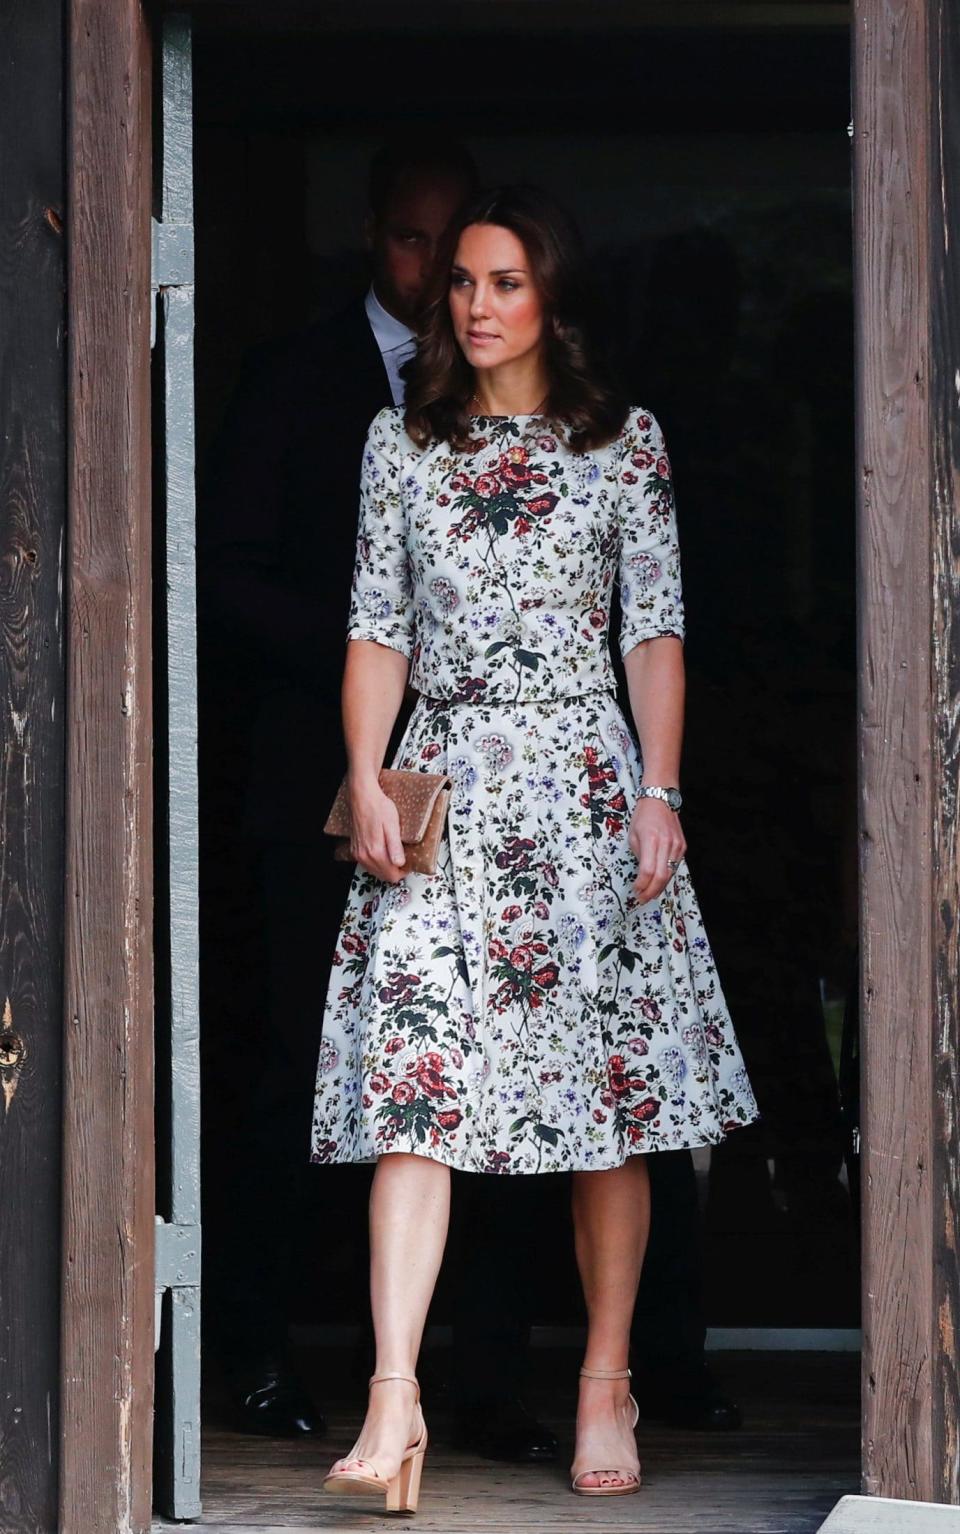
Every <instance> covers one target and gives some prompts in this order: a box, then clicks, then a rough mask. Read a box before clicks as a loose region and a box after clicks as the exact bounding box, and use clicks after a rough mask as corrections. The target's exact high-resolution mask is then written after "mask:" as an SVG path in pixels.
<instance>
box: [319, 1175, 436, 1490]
mask: <svg viewBox="0 0 960 1534" xmlns="http://www.w3.org/2000/svg"><path fill="white" fill-rule="evenodd" d="M449 1221H450V1169H449V1167H446V1166H444V1165H443V1164H442V1163H441V1162H439V1161H431V1160H429V1159H428V1158H427V1157H426V1156H411V1155H407V1154H406V1152H400V1151H397V1152H391V1153H390V1154H389V1155H384V1156H381V1157H380V1160H379V1161H378V1162H377V1167H376V1171H375V1172H374V1174H373V1185H372V1187H371V1189H370V1303H371V1307H372V1310H373V1328H374V1334H375V1337H376V1344H377V1361H376V1368H375V1369H374V1373H375V1374H380V1373H381V1372H383V1371H384V1370H392V1369H396V1370H398V1371H399V1372H400V1373H402V1374H416V1372H417V1357H418V1354H419V1352H420V1342H421V1339H422V1337H423V1328H424V1326H425V1324H426V1319H427V1311H428V1309H429V1306H430V1300H431V1298H432V1296H433V1290H434V1285H435V1284H436V1281H437V1274H438V1273H439V1271H440V1264H441V1262H442V1260H443V1250H444V1246H445V1245H446V1240H447V1227H448V1225H449ZM415 1398H416V1392H415V1390H414V1387H413V1385H409V1384H406V1383H405V1382H404V1381H402V1380H384V1381H382V1382H380V1383H378V1384H376V1385H374V1386H373V1387H372V1388H371V1391H370V1400H369V1404H368V1407H367V1415H366V1417H365V1418H364V1423H363V1427H362V1428H361V1429H360V1436H359V1437H358V1439H357V1441H356V1443H355V1444H354V1446H353V1449H352V1450H351V1453H350V1454H349V1455H348V1457H347V1458H346V1459H341V1460H337V1464H336V1468H337V1469H339V1470H342V1469H344V1468H345V1467H346V1466H348V1465H349V1466H350V1467H351V1468H353V1465H354V1461H355V1460H357V1459H363V1460H366V1461H368V1462H371V1461H372V1462H373V1464H374V1465H375V1466H376V1468H377V1470H378V1471H379V1472H380V1474H381V1475H383V1476H384V1477H385V1478H386V1479H388V1480H389V1479H390V1478H391V1477H392V1476H393V1475H395V1474H396V1472H397V1470H398V1469H399V1466H400V1459H401V1456H402V1454H403V1451H404V1449H405V1448H406V1447H407V1445H408V1444H409V1443H411V1442H412V1441H413V1439H414V1438H415V1436H416V1431H415V1428H414V1422H415V1416H414V1410H413V1408H414V1402H415Z"/></svg>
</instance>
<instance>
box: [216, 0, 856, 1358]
mask: <svg viewBox="0 0 960 1534" xmlns="http://www.w3.org/2000/svg"><path fill="white" fill-rule="evenodd" d="M360 9H361V8H357V10H358V11H359V10H360ZM476 9H477V11H478V12H479V11H480V9H481V8H480V7H477V8H476ZM531 9H532V8H530V7H523V6H514V7H511V6H510V5H507V4H504V5H499V4H497V5H488V6H486V7H484V8H483V15H482V17H481V16H479V15H478V16H477V19H476V20H475V21H471V17H472V16H473V13H474V7H473V6H470V5H468V6H462V7H459V8H458V9H457V14H456V17H455V18H453V19H451V18H448V17H447V16H446V15H445V14H444V12H443V10H442V9H441V8H440V7H439V6H438V7H435V8H432V7H429V6H421V7H415V8H414V9H413V11H412V12H411V13H410V15H409V16H408V18H407V24H406V26H405V28H404V30H402V31H399V30H398V31H393V32H391V31H390V30H389V27H390V24H391V23H390V19H389V18H390V17H391V16H392V15H393V14H394V13H393V12H386V13H385V18H386V19H383V18H381V19H380V20H378V22H377V26H376V30H375V31H373V30H370V29H369V28H365V27H363V26H361V25H360V20H359V18H358V19H357V20H356V22H351V21H350V19H349V17H348V16H347V15H346V14H345V13H344V12H342V11H339V10H336V9H334V10H333V11H332V12H330V13H326V12H325V13H324V14H325V15H326V16H327V20H326V22H325V23H324V24H323V25H321V24H320V23H319V22H312V21H310V20H309V19H308V18H304V17H301V18H296V17H294V16H293V15H292V14H291V16H290V18H289V19H288V20H287V21H286V22H283V23H281V22H280V21H278V20H276V18H275V19H274V21H273V22H272V26H273V30H266V29H265V28H264V26H263V25H262V24H261V25H260V26H259V27H257V26H254V25H253V24H252V23H251V22H250V21H249V20H247V19H245V18H244V16H243V15H242V14H241V15H240V16H239V17H238V16H235V15H234V14H233V12H232V10H231V9H230V8H224V9H223V10H222V11H217V10H216V9H214V10H213V11H212V12H206V11H205V10H204V9H203V8H201V10H200V13H199V15H198V18H197V23H196V32H195V44H194V49H195V103H196V140H195V153H196V159H195V166H196V181H195V195H196V229H197V261H198V264H197V336H196V347H197V350H196V380H197V425H198V443H197V445H198V457H199V461H200V463H201V466H202V464H203V460H204V454H205V452H206V451H207V449H208V447H209V444H210V441H211V438H212V434H213V433H214V432H215V430H216V427H217V425H218V422H219V420H220V419H221V416H222V413H223V410H224V408H225V405H226V402H227V400H228V399H229V395H230V391H231V388H232V386H233V382H234V380H235V377H236V371H237V367H238V364H239V362H240V359H241V357H242V356H243V354H244V352H245V350H246V349H247V348H248V347H249V346H251V345H253V344H254V343H257V342H260V341H263V340H266V339H269V338H272V337H275V336H279V335H281V334H283V333H285V332H288V331H291V330H294V329H296V328H297V327H299V326H301V325H303V324H305V323H306V322H307V321H309V320H311V319H315V318H317V317H320V316H323V315H326V314H332V313H334V312H335V311H336V310H337V309H338V308H339V307H340V306H341V305H342V304H343V303H344V302H346V300H347V299H349V298H350V297H351V296H352V295H353V294H354V293H356V292H358V291H360V292H362V291H363V289H364V288H365V287H366V284H367V281H368V272H367V266H366V258H365V254H364V250H363V245H362V240H361V221H362V217H363V212H364V187H365V173H366V165H367V161H368V158H369V155H370V153H371V152H372V150H373V149H374V148H375V147H376V145H377V144H379V143H380V142H381V141H382V140H383V139H384V138H386V137H388V136H389V135H390V134H391V133H392V132H395V131H397V130H398V129H401V128H404V127H407V126H409V125H411V124H418V125H420V126H429V125H434V124H435V125H436V126H437V129H438V131H442V132H444V133H452V134H454V135H455V136H457V137H459V138H462V139H463V140H464V141H465V142H466V143H467V144H468V145H469V147H470V148H471V149H472V151H473V152H474V154H475V155H476V158H477V160H478V162H479V165H480V169H481V173H482V175H483V178H484V180H485V181H487V182H495V181H498V180H533V181H538V182H540V183H542V184H544V185H546V186H547V187H548V188H549V189H551V190H552V191H553V192H555V193H556V194H557V195H558V196H559V197H560V198H561V199H563V200H564V201H566V202H567V203H568V204H569V205H570V206H571V207H572V208H573V210H574V211H575V213H576V214H577V215H578V218H579V221H580V223H581V227H582V229H583V231H584V234H585V236H586V238H587V242H588V245H589V248H590V251H591V259H592V264H593V269H594V274H595V276H596V278H597V282H598V286H599V289H600V292H601V294H602V295H603V317H604V323H605V325H606V329H607V335H608V340H609V342H610V345H611V347H613V348H614V350H615V352H616V354H617V357H618V361H619V363H620V365H621V366H622V367H623V368H624V369H626V371H627V374H628V377H629V379H630V382H631V387H632V389H633V391H634V393H635V396H636V399H637V401H638V402H642V403H644V404H646V405H648V406H649V407H650V408H651V409H653V410H654V411H655V413H656V414H657V416H658V418H659V420H660V422H661V424H662V426H663V428H664V431H665V434H666V440H667V443H668V445H669V448H670V452H671V457H672V460H673V467H674V474H675V480H676V489H677V505H678V516H679V525H680V539H681V547H682V551H683V561H684V588H685V595H686V603H687V613H688V636H687V642H686V661H687V678H688V707H687V728H686V738H685V746H684V777H683V786H684V793H685V800H686V804H685V810H684V829H685V832H686V836H687V839H688V842H689V849H690V850H689V862H690V865H691V869H692V873H693V877H694V879H695V881H696V884H697V889H698V893H699V896H700V899H701V902H702V906H703V912H704V918H705V921H706V924H707V928H708V931H709V932H710V936H711V942H712V945H713V948H714V951H715V954H716V957H717V962H718V967H719V970H720V974H721V978H722V979H723V982H724V988H725V991H726V994H727V997H728V1001H729V1003H730V1009H731V1013H732V1015H733V1019H734V1023H735V1026H736V1028H737V1032H738V1036H739V1039H740V1042H741V1045H742V1047H743V1051H744V1055H745V1058H746V1062H747V1066H748V1069H749V1071H750V1074H751V1077H752V1080H753V1082H754V1086H755V1088H756V1090H757V1094H758V1097H759V1099H760V1103H761V1108H762V1110H763V1113H764V1119H763V1121H762V1123H761V1124H760V1125H757V1126H751V1127H750V1128H749V1129H746V1130H741V1131H740V1132H739V1133H738V1134H737V1135H736V1136H733V1137H731V1139H730V1141H729V1142H728V1143H727V1144H725V1145H724V1146H722V1147H721V1148H719V1149H716V1148H715V1149H713V1150H710V1149H705V1150H703V1151H698V1152H696V1153H695V1164H696V1169H697V1180H698V1188H699V1195H700V1199H701V1203H702V1208H703V1216H704V1231H705V1264H706V1294H707V1305H708V1314H707V1320H708V1322H709V1324H710V1325H711V1326H713V1327H777V1328H780V1327H784V1328H793V1327H811V1328H846V1327H855V1326H856V1325H857V1324H858V1316H859V1311H858V1288H859V1262H858V1251H857V1235H856V1232H857V1209H856V1197H857V1179H856V1158H855V1155H854V1152H853V1146H852V1139H851V1134H850V1129H851V1125H852V1124H853V1123H854V1122H855V1117H856V1102H855V1097H854V1095H853V1093H852V1092H851V1091H850V1090H845V1092H844V1093H843V1094H842V1093H841V1090H840V1079H841V1075H843V1079H844V1082H845V1084H846V1082H847V1081H848V1079H849V1075H850V1061H851V1060H854V1059H855V1026H856V1019H855V1016H854V1012H853V1001H852V999H851V998H852V994H853V991H852V987H853V982H854V978H855V965H856V914H857V913H856V830H855V828H856V758H855V675H856V672H855V662H856V656H855V568H854V566H855V545H854V499H853V458H852V410H853V401H852V334H851V331H852V318H851V317H852V304H851V229H850V191H849V164H848V154H849V139H848V134H847V123H848V119H849V116H850V111H849V58H848V51H849V45H848V33H847V30H846V28H845V26H843V25H840V26H837V27H836V28H832V27H823V28H822V29H819V30H817V29H801V28H799V27H797V26H794V25H788V24H784V25H782V26H780V25H776V24H773V25H771V26H769V27H768V28H766V29H764V30H756V29H750V28H746V27H743V26H734V25H731V26H729V27H726V26H724V27H720V26H705V25H700V26H677V27H676V28H674V29H669V30H665V29H662V28H660V29H655V28H650V27H643V26H634V27H631V26H629V25H628V24H627V22H626V20H625V13H624V12H623V11H620V10H619V9H617V8H611V11H610V13H609V14H608V15H606V16H604V14H603V13H604V7H602V6H599V7H593V8H592V10H591V16H590V17H589V18H588V19H587V20H584V21H582V22H581V23H580V25H579V28H578V27H577V26H576V25H574V24H573V17H574V15H575V13H574V12H573V11H571V10H568V9H566V8H564V7H560V6H558V7H557V8H556V9H555V10H553V9H552V8H551V7H547V6H540V7H537V8H536V9H537V15H536V16H533V15H532V14H531ZM735 11H736V7H731V15H732V14H733V13H734V12H735ZM547 12H550V15H549V17H548V16H546V15H545V13H547ZM362 14H363V17H367V16H368V10H367V8H363V11H362ZM773 15H774V21H775V16H776V9H775V8H774V12H773ZM373 16H374V13H373V11H371V12H370V19H373ZM601 23H602V25H601ZM201 484H202V477H201ZM202 512H203V508H202V501H201V506H200V515H201V517H202ZM352 513H353V508H351V507H344V508H328V507H324V506H322V504H321V503H320V502H319V501H318V514H326V515H330V514H338V515H352ZM201 642H202V638H201ZM329 663H330V665H331V666H337V667H339V665H340V664H341V657H340V656H339V655H337V656H331V657H330V660H329ZM201 685H202V690H201V697H200V710H201V714H200V720H201V755H200V765H201V796H202V798H201V825H202V831H201V860H202V861H201V901H202V907H201V923H202V958H201V986H202V1018H203V1050H204V1126H203V1133H204V1178H205V1198H206V1200H207V1207H206V1209H205V1262H206V1261H208V1260H210V1261H211V1262H212V1263H213V1264H214V1267H212V1268H211V1271H214V1269H215V1251H214V1246H215V1243H216V1239H217V1237H216V1232H217V1222H218V1220H222V1219H224V1218H236V1219H243V1220H244V1221H253V1220H255V1219H256V1217H257V1212H256V1209H255V1208H251V1207H249V1206H248V1205H247V1204H246V1203H245V1201H244V1199H243V1195H242V1187H239V1188H237V1189H236V1191H235V1196H234V1197H233V1198H231V1197H230V1196H229V1193H225V1192H224V1190H225V1189H229V1187H230V1180H229V1179H230V1176H231V1175H233V1176H234V1177H236V1175H237V1172H236V1168H237V1166H238V1165H239V1162H238V1160H237V1158H238V1157H239V1158H242V1147H243V1143H244V1136H245V1125H246V1123H247V1122H248V1118H249V1115H250V1114H251V1113H255V1112H256V1102H257V1098H256V1081H257V1071H258V1061H259V1060H260V1059H261V1058H262V1056H263V1052H264V1051H266V1050H269V1049H270V1048H271V1047H272V1041H271V1040H270V1038H269V1036H268V1034H267V1032H266V1030H265V1026H264V1021H263V1019H264V1010H265V996H264V984H265V982H264V974H265V969H264V959H263V951H262V936H261V934H262V919H261V914H260V912H259V910H258V905H257V900H258V896H257V886H256V879H255V876H254V871H253V870H254V849H252V848H251V847H250V845H249V844H248V843H247V842H245V840H244V837H243V834H242V831H241V827H240V809H239V806H240V802H241V800H242V792H243V769H244V749H245V745H244V743H245V730H246V729H247V727H248V725H249V711H248V698H247V695H246V694H245V689H244V679H243V676H242V675H241V676H238V675H236V674H235V673H234V672H233V671H231V670H229V669H228V668H226V667H224V665H223V664H222V662H218V661H217V659H216V658H215V657H212V656H211V655H209V654H208V655H204V654H201ZM289 747H290V743H288V742H278V750H282V749H289ZM325 809H326V806H322V805H319V804H318V806H317V814H318V816H319V815H320V814H321V813H323V812H324V811H325ZM323 876H324V867H323V866H322V865H318V869H317V877H318V878H322V877H323ZM333 942H334V934H333V933H330V934H318V942H317V951H318V976H317V998H318V1002H317V1028H318V1038H319V1025H320V1012H321V1006H322V996H323V990H324V986H325V980H326V973H325V971H323V972H321V970H322V964H323V962H324V960H323V957H322V956H323V954H324V953H326V952H332V945H333ZM844 1024H845V1025H846V1026H845V1027H844ZM841 1067H843V1071H841ZM305 1140H306V1131H305V1133H304V1142H305ZM231 1168H232V1169H233V1171H232V1172H231ZM300 1171H301V1172H303V1173H304V1175H307V1176H308V1177H309V1181H310V1183H311V1194H310V1197H311V1199H312V1201H313V1205H312V1207H314V1208H315V1209H316V1212H317V1218H316V1220H315V1221H314V1223H313V1226H312V1228H311V1230H310V1231H309V1232H308V1246H309V1250H308V1253H307V1257H306V1259H305V1260H304V1262H303V1264H302V1267H301V1270H300V1271H301V1274H302V1282H301V1285H300V1291H299V1294H298V1297H297V1313H298V1316H299V1318H300V1319H301V1320H302V1322H303V1323H304V1325H307V1326H311V1327H324V1328H329V1327H334V1328H337V1327H345V1326H355V1325H356V1323H358V1322H359V1321H361V1319H362V1318H363V1316H364V1315H365V1313H366V1306H367V1299H366V1274H365V1246H364V1227H365V1209H364V1207H363V1205H364V1199H365V1188H366V1183H367V1180H368V1176H369V1169H368V1168H362V1167H361V1168H342V1169H333V1168H323V1169H320V1168H309V1169H307V1168H306V1167H304V1168H301V1169H300ZM291 1175H294V1174H293V1173H291ZM296 1175H299V1172H298V1173H297V1174H296ZM461 1175H462V1174H461ZM530 1181H531V1182H533V1181H535V1182H537V1184H538V1185H539V1186H538V1187H537V1188H536V1189H535V1190H531V1192H530V1195H529V1207H530V1211H531V1214H530V1217H531V1218H532V1219H533V1220H535V1222H536V1224H537V1232H538V1235H537V1243H536V1245H537V1250H538V1252H539V1253H540V1264H541V1270H540V1271H539V1272H538V1276H537V1293H538V1313H537V1315H536V1317H535V1321H536V1323H537V1324H538V1325H540V1326H543V1327H570V1326H577V1325H579V1324H580V1322H581V1319H582V1317H581V1302H580V1298H579V1290H578V1284H577V1280H576V1273H575V1268H574V1264H573V1255H572V1250H571V1245H570V1239H569V1221H568V1216H567V1190H566V1187H565V1185H564V1180H563V1179H559V1178H552V1177H545V1178H540V1179H530ZM331 1210H335V1211H338V1212H339V1213H338V1217H337V1218H336V1219H334V1220H331V1219H330V1218H329V1217H327V1218H323V1219H322V1218H321V1216H322V1215H324V1214H325V1215H327V1216H329V1213H330V1211H331ZM465 1261H469V1243H468V1242H466V1241H465V1238H464V1233H463V1232H462V1231H461V1232H459V1233H458V1232H456V1230H455V1237H454V1240H453V1243H452V1245H451V1248H450V1257H449V1261H448V1263H447V1266H446V1269H445V1272H444V1275H443V1278H442V1280H441V1285H440V1288H439V1290H438V1294H437V1297H436V1301H435V1304H434V1310H433V1315H432V1320H433V1321H434V1322H437V1323H443V1322H445V1321H447V1320H448V1319H449V1285H450V1278H451V1274H452V1273H453V1272H454V1271H455V1268H456V1264H457V1263H458V1262H461V1263H462V1262H465ZM238 1281H242V1279H241V1280H238Z"/></svg>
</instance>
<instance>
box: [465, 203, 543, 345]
mask: <svg viewBox="0 0 960 1534" xmlns="http://www.w3.org/2000/svg"><path fill="white" fill-rule="evenodd" d="M450 315H451V319H452V321H453V330H454V334H455V335H456V338H457V341H458V343H459V344H460V346H461V347H462V349H463V352H464V355H465V357H466V359H467V361H468V362H469V363H470V365H471V367H474V368H493V367H499V366H501V365H502V364H503V363H505V362H514V361H516V360H517V358H519V357H524V356H527V355H528V354H529V353H531V352H536V351H537V350H538V349H539V347H540V344H541V338H542V335H543V304H542V301H541V299H540V295H539V293H538V292H537V289H536V286H535V285H534V281H533V276H532V274H531V271H530V264H529V262H528V260H527V253H526V251H525V250H524V248H523V244H522V242H521V241H520V240H519V239H518V238H517V236H516V235H515V234H514V233H513V232H512V231H511V230H510V229H502V228H501V227H500V225H499V224H468V225H467V227H466V229H464V230H463V233H462V234H461V235H460V239H459V241H458V242H457V250H456V254H455V256H454V258H453V270H452V272H451V276H450Z"/></svg>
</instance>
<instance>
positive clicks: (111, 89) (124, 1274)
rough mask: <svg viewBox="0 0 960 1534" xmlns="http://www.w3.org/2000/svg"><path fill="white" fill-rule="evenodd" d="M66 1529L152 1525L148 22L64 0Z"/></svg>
mask: <svg viewBox="0 0 960 1534" xmlns="http://www.w3.org/2000/svg"><path fill="white" fill-rule="evenodd" d="M67 15H68V28H69V41H70V56H69V71H68V163H69V166H70V186H69V200H68V235H69V239H68V252H69V272H68V283H69V288H68V291H69V326H68V335H69V343H68V358H69V362H68V397H69V412H70V414H69V428H70V457H69V472H68V538H67V558H66V563H65V588H66V590H65V595H66V610H67V717H66V769H67V794H66V912H65V926H66V932H65V958H66V975H65V1008H66V1025H65V1026H66V1037H65V1075H64V1095H65V1113H64V1207H63V1221H64V1225H63V1235H64V1261H63V1329H62V1350H63V1379H62V1415H61V1432H62V1474H61V1498H60V1528H61V1531H62V1534H126V1531H128V1530H144V1529H148V1528H149V1526H150V1504H151V1484H150V1477H151V1412H152V1392H153V1288H154V1275H153V1223H154V1177H153V1167H154V1148H153V964H152V837H153V825H152V793H151V758H152V752H151V643H150V628H151V603H150V543H151V537H150V414H149V401H150V387H149V385H150V311H149V303H150V212H151V186H150V179H151V178H150V119H151V102H150V79H151V70H150V40H149V35H148V28H147V24H146V20H145V16H144V13H143V8H142V6H141V4H140V0H69V3H68V6H67Z"/></svg>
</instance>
